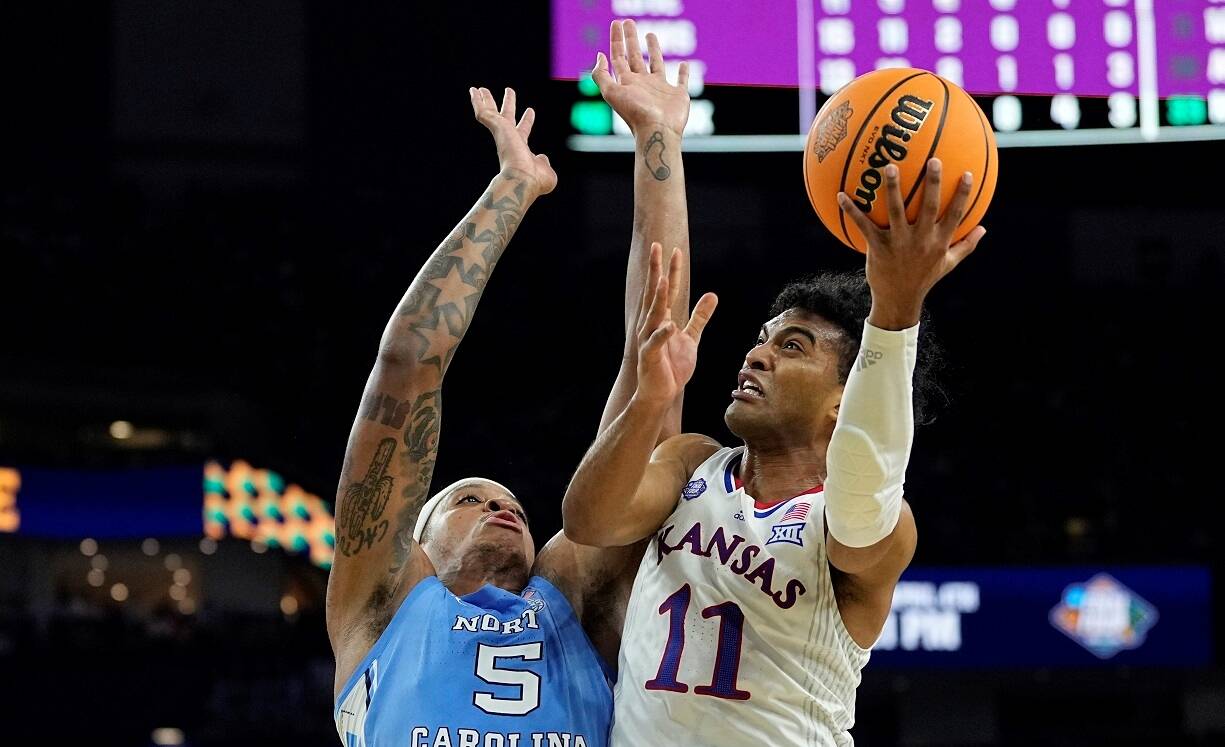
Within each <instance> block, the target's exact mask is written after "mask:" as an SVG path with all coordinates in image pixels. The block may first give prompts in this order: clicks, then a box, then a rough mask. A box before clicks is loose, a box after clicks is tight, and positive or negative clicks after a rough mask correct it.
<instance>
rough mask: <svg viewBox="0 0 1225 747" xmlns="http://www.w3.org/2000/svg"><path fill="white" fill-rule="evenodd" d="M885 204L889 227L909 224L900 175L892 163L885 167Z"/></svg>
mask: <svg viewBox="0 0 1225 747" xmlns="http://www.w3.org/2000/svg"><path fill="white" fill-rule="evenodd" d="M885 204H886V205H887V206H888V208H889V228H890V229H901V228H905V227H906V226H908V225H910V222H909V221H907V220H906V204H905V203H904V202H902V176H901V174H900V173H898V168H897V164H894V163H891V164H889V165H888V166H886V167H885Z"/></svg>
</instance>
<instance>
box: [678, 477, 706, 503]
mask: <svg viewBox="0 0 1225 747" xmlns="http://www.w3.org/2000/svg"><path fill="white" fill-rule="evenodd" d="M705 492H706V480H705V479H704V478H701V477H699V478H698V479H696V480H690V481H689V482H688V484H686V485H685V487H684V489H682V490H681V497H682V498H684V499H685V500H687V501H691V500H693V499H694V498H697V497H698V496H699V495H701V494H702V493H705Z"/></svg>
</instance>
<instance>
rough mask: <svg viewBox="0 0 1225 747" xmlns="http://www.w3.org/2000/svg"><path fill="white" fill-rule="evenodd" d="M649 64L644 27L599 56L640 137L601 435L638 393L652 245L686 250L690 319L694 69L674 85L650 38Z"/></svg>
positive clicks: (674, 419)
mask: <svg viewBox="0 0 1225 747" xmlns="http://www.w3.org/2000/svg"><path fill="white" fill-rule="evenodd" d="M646 42H647V56H648V57H649V64H648V63H645V62H644V61H643V59H642V48H641V47H640V46H639V43H638V29H637V27H636V26H635V25H634V22H633V21H613V23H612V29H611V31H610V33H609V56H610V58H611V61H612V70H613V72H614V73H616V77H615V78H614V77H613V75H612V74H610V73H609V59H610V58H606V57H604V55H603V54H599V55H597V57H596V66H595V70H593V71H592V79H593V80H595V82H596V83H597V84H598V85H599V86H600V94H601V95H602V96H603V97H604V100H605V101H607V102H608V104H609V106H611V107H612V108H613V110H614V111H616V112H617V114H619V115H620V116H621V118H622V119H624V120H625V122H626V124H628V125H629V127H630V130H632V131H633V133H634V145H635V148H634V227H633V234H632V236H631V237H630V256H629V267H628V269H627V271H626V276H625V346H624V348H623V352H622V361H621V370H620V371H618V373H617V379H616V382H615V383H614V384H613V388H612V391H611V392H610V393H609V395H608V402H607V404H605V406H604V416H603V418H602V419H601V421H600V432H603V431H604V429H605V428H607V427H608V425H609V424H610V423H612V421H613V420H614V419H615V418H616V417H617V416H618V415H620V414H621V411H622V410H624V409H625V405H626V403H628V402H629V399H630V397H631V396H632V395H633V393H634V388H635V385H636V380H635V370H636V367H637V362H638V342H637V339H636V337H635V332H636V330H637V329H638V322H639V317H640V315H641V310H640V308H639V307H640V305H641V304H640V301H641V299H642V297H643V293H642V290H643V282H644V281H645V279H646V275H647V267H648V264H649V261H650V247H651V244H652V243H653V242H658V243H659V244H660V245H661V246H662V247H663V258H664V260H663V261H664V264H668V260H669V257H670V256H671V253H672V250H673V248H677V249H679V250H680V252H681V267H682V274H681V281H680V286H679V288H677V291H678V292H677V294H676V300H675V302H674V303H673V305H672V319H673V321H675V322H676V324H677V326H678V327H684V326H685V323H686V322H687V321H688V319H689V211H688V207H687V205H686V203H685V166H684V163H683V162H682V161H681V133H682V132H683V131H684V129H685V122H687V121H688V119H689V91H688V89H687V88H686V86H687V85H688V82H689V66H688V64H687V63H684V62H682V63H681V64H680V68H679V70H678V72H677V83H676V85H671V84H669V83H668V79H667V76H666V75H665V74H664V59H663V54H662V52H661V51H660V48H659V40H658V39H657V38H656V37H655V35H654V34H647V37H646ZM681 402H682V396H677V398H676V402H675V403H673V405H672V408H671V410H670V411H669V413H668V416H667V418H666V419H665V422H664V427H663V430H662V432H661V433H660V440H661V441H663V440H665V439H667V438H669V437H671V436H675V435H676V434H678V433H680V432H681Z"/></svg>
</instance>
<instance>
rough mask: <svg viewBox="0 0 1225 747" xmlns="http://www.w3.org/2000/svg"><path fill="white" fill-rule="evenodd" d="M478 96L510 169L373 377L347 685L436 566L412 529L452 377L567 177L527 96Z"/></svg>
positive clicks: (441, 251) (339, 640)
mask: <svg viewBox="0 0 1225 747" xmlns="http://www.w3.org/2000/svg"><path fill="white" fill-rule="evenodd" d="M469 95H470V97H471V101H472V109H473V112H474V113H475V115H476V119H477V121H479V122H480V123H481V124H482V125H484V126H485V127H486V128H487V129H488V130H489V131H490V133H492V135H493V138H494V142H495V144H496V145H497V151H498V160H499V162H500V166H501V169H500V171H499V173H498V175H497V176H495V177H494V179H493V181H491V182H490V184H489V187H488V188H487V189H486V190H485V193H484V194H483V195H481V197H480V199H478V200H477V202H476V205H474V206H473V207H472V210H471V211H469V213H468V214H467V215H466V216H464V218H463V220H461V221H460V223H459V225H457V226H456V227H455V229H454V230H453V231H452V232H451V233H450V234H449V235H448V236H447V238H446V239H445V240H444V241H443V242H442V244H441V245H439V246H438V248H437V249H435V250H434V252H433V254H431V255H430V257H429V259H427V260H426V262H425V265H424V266H423V267H422V268H421V270H420V271H419V272H418V273H417V276H416V278H414V279H413V282H412V284H411V285H410V286H409V288H408V292H407V293H405V294H404V297H403V298H402V299H401V301H400V303H399V305H398V306H397V307H396V310H395V313H393V314H392V316H391V319H390V321H388V323H387V327H386V329H385V330H384V332H383V338H382V341H381V343H380V346H379V352H378V357H377V358H376V360H375V364H374V369H373V370H372V371H371V373H370V378H369V379H368V381H367V382H366V390H365V394H364V395H363V397H362V404H361V409H360V411H359V412H358V415H357V419H356V421H355V422H354V425H353V430H352V432H351V434H350V436H349V444H348V447H347V449H346V451H345V460H344V467H343V469H342V473H341V478H340V487H339V489H338V491H337V495H336V550H337V552H336V560H335V565H334V567H333V568H332V572H331V576H330V577H329V579H328V594H327V626H328V635H329V637H330V638H331V641H332V648H333V650H334V651H335V652H336V656H337V681H338V682H343V681H344V680H345V678H346V677H347V676H348V674H347V672H348V671H351V670H352V668H353V667H354V666H355V665H356V664H357V663H358V661H357V660H360V658H361V656H364V652H365V651H366V650H367V649H368V648H369V645H370V643H371V642H373V641H374V640H375V639H377V637H378V635H379V634H380V633H381V626H380V624H379V621H380V620H381V621H382V625H385V624H386V619H387V618H389V617H390V613H389V612H387V610H386V607H387V605H389V604H394V603H398V601H399V600H401V599H403V597H404V595H405V594H406V593H407V592H408V591H409V590H410V589H411V588H412V587H413V586H415V585H416V583H417V582H418V581H420V580H421V578H423V577H425V576H427V575H430V574H432V573H433V569H432V567H431V566H430V562H429V560H428V558H426V556H425V553H424V552H423V551H422V550H421V548H420V547H419V546H418V545H417V543H416V542H415V541H414V540H413V539H412V532H413V526H414V523H415V521H416V519H417V515H418V513H419V511H420V510H421V507H422V505H423V504H424V503H425V501H426V500H427V498H428V495H429V487H430V480H431V478H432V476H433V471H434V461H435V457H436V456H437V452H438V437H439V426H440V423H441V419H440V418H441V387H442V381H443V376H444V375H445V374H446V371H447V367H448V366H449V365H450V363H451V359H452V356H453V355H454V354H455V350H456V348H457V347H458V345H459V343H460V341H461V340H462V339H463V337H464V334H465V333H466V332H467V331H468V326H469V324H470V323H471V321H472V316H473V314H474V313H475V311H476V306H477V303H478V302H479V301H480V299H481V295H482V293H483V292H484V290H485V285H486V283H488V281H489V276H490V274H491V273H492V272H493V269H494V267H495V266H496V265H497V263H498V260H499V259H500V258H501V256H502V252H503V251H504V250H505V249H506V245H507V242H509V241H510V239H511V236H513V235H514V233H515V229H516V228H517V227H518V226H519V222H520V221H521V220H522V219H523V215H524V213H525V212H526V211H527V209H528V207H529V206H530V205H531V204H532V202H533V201H534V200H535V199H536V198H537V197H538V196H540V195H542V194H547V193H548V192H550V191H552V189H553V187H554V186H555V185H556V183H557V177H556V175H555V174H554V173H553V170H552V168H551V167H550V166H549V162H548V159H547V158H546V157H545V156H543V155H534V154H533V153H532V152H531V150H530V149H529V148H528V144H527V139H528V135H529V134H530V133H531V129H532V122H533V121H534V119H535V115H534V113H533V111H532V110H531V109H528V110H526V111H525V112H524V113H523V118H522V119H520V120H519V122H518V123H517V124H516V122H515V92H514V91H513V90H511V89H509V88H508V89H506V93H505V96H504V98H503V100H502V108H501V110H499V109H498V108H497V106H496V104H495V102H494V98H493V96H492V94H490V92H489V91H487V90H486V89H484V88H481V89H476V88H473V89H470V90H469ZM392 609H394V607H392ZM354 657H356V659H357V660H354Z"/></svg>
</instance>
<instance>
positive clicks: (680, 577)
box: [563, 159, 985, 747]
mask: <svg viewBox="0 0 1225 747" xmlns="http://www.w3.org/2000/svg"><path fill="white" fill-rule="evenodd" d="M927 173H928V177H927V181H926V190H925V193H924V200H923V203H922V207H921V212H920V214H919V216H918V219H917V221H916V222H915V223H913V224H911V223H908V222H907V220H906V217H905V210H904V208H903V203H902V196H901V192H900V189H899V186H898V176H897V168H896V167H895V166H892V165H890V166H888V167H887V169H886V186H887V199H888V201H889V228H888V229H881V228H878V227H877V226H876V225H874V224H873V223H872V222H871V221H870V220H869V219H868V218H867V217H866V216H865V215H864V214H862V213H861V212H860V211H859V210H858V209H855V208H854V207H853V205H852V204H851V203H850V201H849V200H848V199H847V198H846V195H839V204H840V206H841V207H842V209H843V210H844V211H845V212H846V214H847V215H848V216H850V218H851V219H852V220H854V221H855V223H856V225H858V226H859V228H860V230H862V231H863V232H864V235H865V236H866V237H867V239H868V252H867V272H866V283H867V284H866V286H865V285H864V277H863V276H861V275H828V276H824V277H817V278H814V279H811V280H806V281H801V282H798V283H793V284H791V285H789V286H787V288H785V289H784V290H783V292H782V293H781V295H779V297H778V299H777V300H776V302H775V304H774V308H773V310H772V311H771V318H770V319H769V320H768V321H766V323H765V324H764V325H762V328H761V332H760V334H759V336H758V338H757V343H756V344H755V345H754V346H753V347H752V348H751V349H750V350H749V352H748V354H747V356H746V357H745V360H744V365H743V367H742V368H741V370H740V372H739V376H738V379H737V385H736V388H735V390H734V391H733V392H732V394H731V397H732V402H731V404H730V405H729V406H728V408H727V412H726V414H725V416H724V419H725V422H726V423H727V426H728V428H729V429H730V430H731V432H732V433H734V434H735V435H736V436H738V437H739V438H740V439H741V440H743V442H744V445H743V446H736V447H731V448H724V447H722V446H721V445H720V444H719V443H717V442H716V441H715V440H713V439H711V438H709V437H707V436H702V435H697V434H684V435H679V436H676V437H673V438H670V439H668V440H666V441H664V442H663V443H662V444H660V445H658V446H656V438H657V435H658V433H659V429H660V425H661V423H662V422H663V420H662V413H664V412H665V411H666V408H667V407H668V406H670V404H671V403H672V402H674V401H675V399H676V396H677V393H678V392H679V391H680V389H681V388H682V387H683V386H684V385H685V383H686V382H687V381H688V380H689V378H690V376H691V375H692V373H693V369H694V364H695V360H696V353H697V345H698V340H699V338H700V337H701V333H702V329H703V328H704V326H705V324H706V322H707V321H708V319H709V316H710V312H711V311H712V310H713V303H712V301H711V299H710V296H709V294H707V296H704V297H703V298H702V299H701V300H700V301H699V302H698V304H697V306H695V308H694V311H693V316H692V319H691V320H690V322H689V323H688V324H687V325H685V326H683V327H682V326H681V325H679V324H677V323H676V322H674V321H672V320H671V319H670V318H669V316H668V314H667V303H668V298H669V297H670V294H671V292H672V291H671V290H670V289H669V287H668V280H667V278H661V280H660V281H659V283H658V285H657V287H656V288H655V289H653V290H652V289H648V290H647V293H648V294H650V295H651V296H652V298H651V300H650V304H649V312H648V314H647V315H646V317H645V318H644V320H643V323H642V326H641V328H640V332H639V336H638V337H639V344H640V348H639V359H638V387H637V391H635V392H634V395H633V397H632V399H631V401H630V404H629V405H628V406H627V407H626V408H625V410H624V411H623V412H622V413H621V414H620V415H619V416H618V417H617V418H616V420H615V421H614V422H613V424H612V425H611V426H610V427H608V428H607V429H606V430H604V431H603V432H602V433H601V434H600V435H599V436H598V437H597V439H596V441H595V443H594V444H593V445H592V447H591V449H590V450H589V451H588V452H587V454H586V456H585V457H584V459H583V461H582V463H581V465H580V466H579V468H578V471H577V473H576V474H575V475H574V478H573V480H572V482H571V483H570V486H569V488H568V490H567V492H566V497H565V501H564V504H563V515H564V520H565V532H566V534H567V536H569V537H570V538H571V539H573V540H575V541H576V542H581V543H584V544H592V545H601V546H610V547H611V546H617V545H623V544H627V543H633V542H637V541H639V540H641V539H643V538H644V537H651V538H652V539H651V541H650V544H649V546H648V548H647V550H646V554H645V555H644V557H643V558H642V561H641V564H640V566H639V569H638V573H637V578H636V579H635V581H634V584H633V590H632V596H631V599H630V607H629V611H628V613H627V617H626V622H625V631H624V637H625V640H626V641H632V644H627V645H625V646H623V647H622V649H621V658H620V671H619V676H618V680H617V684H616V690H615V714H614V719H613V733H612V738H611V743H612V744H613V745H614V746H615V747H620V746H622V745H643V744H692V745H704V746H713V745H718V746H722V745H726V746H727V747H733V746H736V747H739V746H741V745H746V744H770V745H782V744H787V745H792V744H795V745H799V744H803V745H848V744H851V743H852V739H851V736H850V733H849V731H848V730H849V729H850V728H851V726H852V724H853V723H854V706H855V702H854V698H855V688H856V687H857V686H858V684H859V679H860V670H861V669H862V667H863V666H864V664H866V663H867V660H868V654H869V648H870V647H871V646H872V644H873V643H874V642H875V640H876V638H877V637H878V636H879V634H880V631H881V628H882V626H883V625H884V622H885V619H886V617H887V615H888V613H889V608H890V602H891V599H892V596H893V589H894V586H895V585H896V583H897V580H898V577H899V576H900V575H901V573H902V571H903V570H904V569H905V568H906V566H907V564H908V563H909V562H910V559H911V557H912V556H913V554H914V550H915V542H916V531H915V522H914V518H913V516H912V514H911V510H910V507H909V505H908V504H907V503H906V501H905V500H904V499H903V498H902V483H903V479H904V476H905V471H906V464H907V461H908V459H909V453H910V446H911V441H912V437H913V423H914V413H913V411H912V405H913V400H914V395H915V393H914V392H913V391H912V377H913V376H914V373H915V370H914V367H915V363H916V357H917V352H918V342H917V341H918V326H919V318H920V312H921V310H922V307H923V301H924V299H925V298H926V296H927V293H928V291H930V290H931V288H932V286H933V285H935V283H936V282H937V281H939V280H940V279H941V278H942V277H944V275H946V274H947V273H948V272H949V271H951V270H952V269H953V268H954V267H956V266H957V265H958V264H959V263H960V262H961V261H962V260H963V259H964V258H965V257H966V256H968V255H969V254H970V252H971V251H973V249H974V247H975V245H976V244H977V243H978V241H979V239H980V238H981V237H982V235H983V233H985V231H984V229H983V228H982V227H977V228H975V229H974V231H973V232H971V233H970V235H969V236H968V237H967V238H966V239H965V240H963V241H961V242H959V243H957V244H955V245H953V246H951V247H950V246H949V242H950V239H951V237H952V232H953V231H954V229H955V227H956V226H957V225H958V223H959V222H960V220H961V218H962V215H963V212H964V210H965V207H966V203H967V197H968V195H969V194H970V175H969V174H965V175H964V176H962V177H961V182H960V184H959V188H958V190H957V192H956V195H955V197H954V199H953V201H952V203H951V205H950V207H949V208H948V210H947V211H946V213H945V214H944V216H943V217H939V215H938V213H939V204H938V195H939V194H940V180H941V174H940V162H939V161H938V160H935V159H933V160H932V161H931V162H930V164H929V167H928V172H927ZM869 287H870V290H869ZM865 317H866V319H865ZM610 485H616V486H621V487H622V488H623V489H620V490H609V489H608V488H607V486H610ZM716 713H717V714H718V717H715V715H714V714H716Z"/></svg>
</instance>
